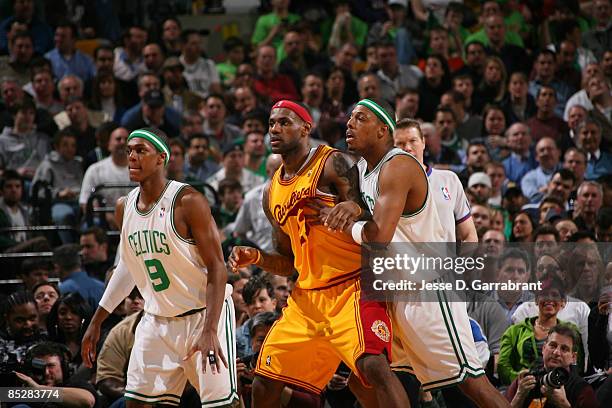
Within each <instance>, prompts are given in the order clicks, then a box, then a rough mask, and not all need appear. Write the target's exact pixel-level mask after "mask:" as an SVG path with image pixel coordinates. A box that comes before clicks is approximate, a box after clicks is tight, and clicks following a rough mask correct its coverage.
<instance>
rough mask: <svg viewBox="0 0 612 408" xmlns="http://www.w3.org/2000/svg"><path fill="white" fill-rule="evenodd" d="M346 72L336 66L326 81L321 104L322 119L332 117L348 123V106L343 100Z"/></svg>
mask: <svg viewBox="0 0 612 408" xmlns="http://www.w3.org/2000/svg"><path fill="white" fill-rule="evenodd" d="M345 86H346V83H345V81H344V74H343V73H342V69H341V68H334V69H332V70H331V72H330V73H329V76H328V77H327V81H325V98H324V100H323V104H322V105H321V119H331V120H334V121H336V122H339V123H342V124H346V121H347V120H348V117H347V116H346V106H344V103H343V102H342V96H343V95H344V87H345Z"/></svg>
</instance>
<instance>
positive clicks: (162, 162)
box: [157, 153, 166, 166]
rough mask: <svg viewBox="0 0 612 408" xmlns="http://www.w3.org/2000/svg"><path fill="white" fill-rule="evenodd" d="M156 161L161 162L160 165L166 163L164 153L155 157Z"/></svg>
mask: <svg viewBox="0 0 612 408" xmlns="http://www.w3.org/2000/svg"><path fill="white" fill-rule="evenodd" d="M157 163H158V164H161V165H162V166H165V165H166V153H160V154H159V156H158V158H157Z"/></svg>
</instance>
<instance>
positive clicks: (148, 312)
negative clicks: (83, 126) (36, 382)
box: [81, 128, 238, 408]
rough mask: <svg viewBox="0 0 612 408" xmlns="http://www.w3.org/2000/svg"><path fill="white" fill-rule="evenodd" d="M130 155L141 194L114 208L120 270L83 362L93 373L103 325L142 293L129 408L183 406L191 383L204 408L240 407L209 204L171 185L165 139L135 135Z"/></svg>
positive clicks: (153, 132) (227, 290) (225, 288)
mask: <svg viewBox="0 0 612 408" xmlns="http://www.w3.org/2000/svg"><path fill="white" fill-rule="evenodd" d="M127 151H128V159H129V163H128V166H129V172H130V180H132V181H135V182H138V183H139V187H137V188H135V189H134V190H132V191H131V192H130V193H129V194H128V195H127V197H123V198H122V199H120V200H119V201H118V203H117V207H116V211H115V216H116V219H117V225H120V226H121V242H120V246H119V251H120V260H119V264H118V265H117V268H116V269H115V272H114V274H113V276H112V278H111V279H110V281H109V283H108V286H107V288H106V291H105V292H104V295H103V297H102V299H101V300H100V306H99V307H98V309H97V310H96V313H95V314H94V317H93V319H92V321H91V323H90V325H89V327H88V329H87V332H86V333H85V336H84V337H83V343H82V347H81V355H82V358H83V362H84V363H85V365H87V366H88V367H91V366H92V364H93V361H94V360H95V357H96V343H97V342H98V339H99V336H100V326H101V324H102V322H103V321H104V320H105V319H106V318H107V317H108V315H109V314H110V313H111V312H112V311H113V310H114V309H115V308H116V307H117V306H118V305H119V304H120V303H121V301H122V300H123V299H124V298H125V297H126V296H127V295H128V294H129V292H130V291H131V290H132V288H133V287H134V285H136V286H137V287H138V289H139V290H140V293H141V294H142V296H143V298H144V301H145V306H144V310H145V314H144V316H143V317H142V320H141V321H140V323H139V324H138V327H137V329H136V333H135V340H134V347H133V349H132V353H131V356H130V362H129V366H128V372H127V384H126V387H125V398H126V400H127V406H128V408H132V407H141V406H144V405H152V404H167V405H174V406H176V405H178V404H179V401H180V397H181V394H182V393H183V389H184V387H185V384H186V381H187V380H188V381H189V382H190V383H191V384H192V385H193V387H194V388H195V389H196V390H197V391H198V393H199V395H200V400H201V403H202V407H226V406H232V404H234V403H235V401H236V400H237V399H238V395H237V391H236V380H237V379H236V366H235V335H234V327H233V325H234V321H235V320H234V315H233V314H234V306H233V303H232V299H231V292H232V291H231V286H229V285H227V284H226V280H227V279H226V276H227V272H226V269H225V264H224V261H223V255H222V251H221V244H220V241H219V234H218V232H217V227H216V225H215V222H214V220H213V218H212V216H211V213H210V208H209V207H208V203H207V201H206V199H205V198H204V196H203V195H201V194H200V193H198V192H197V191H196V190H194V189H193V188H192V187H190V186H188V185H186V184H183V183H179V182H176V181H171V180H167V179H166V177H165V175H164V168H165V166H166V165H167V164H168V160H169V158H170V149H169V148H168V140H167V136H166V135H165V134H164V132H162V131H160V130H158V129H153V128H145V129H138V130H135V131H133V132H132V133H131V134H130V136H129V137H128V143H127ZM228 363H229V364H228ZM207 364H208V365H209V367H208V369H207Z"/></svg>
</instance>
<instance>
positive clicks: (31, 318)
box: [0, 290, 46, 387]
mask: <svg viewBox="0 0 612 408" xmlns="http://www.w3.org/2000/svg"><path fill="white" fill-rule="evenodd" d="M2 312H3V314H2V318H1V319H0V320H1V321H2V322H3V324H0V386H2V387H7V386H11V385H14V384H15V382H16V378H15V375H14V374H13V371H15V370H16V369H18V368H19V367H20V366H21V364H22V363H23V361H24V359H25V355H26V352H27V350H28V349H29V348H30V347H32V346H33V345H34V344H36V343H40V342H41V341H43V340H45V339H46V336H45V335H44V334H43V333H42V332H41V330H40V328H39V325H38V317H39V314H38V310H37V309H36V300H35V299H34V297H33V296H32V294H31V293H30V292H26V291H24V290H21V291H17V292H14V293H11V294H10V295H9V296H8V297H7V298H6V300H5V301H4V303H3V304H2Z"/></svg>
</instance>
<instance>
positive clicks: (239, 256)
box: [227, 246, 259, 273]
mask: <svg viewBox="0 0 612 408" xmlns="http://www.w3.org/2000/svg"><path fill="white" fill-rule="evenodd" d="M257 258H259V250H257V249H255V248H251V247H247V246H235V247H234V248H232V253H231V254H230V256H229V259H228V260H227V264H228V266H229V267H230V268H231V269H232V272H234V273H237V272H238V269H240V268H242V267H245V266H249V265H252V264H254V263H255V262H256V261H257Z"/></svg>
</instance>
